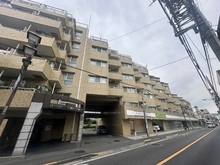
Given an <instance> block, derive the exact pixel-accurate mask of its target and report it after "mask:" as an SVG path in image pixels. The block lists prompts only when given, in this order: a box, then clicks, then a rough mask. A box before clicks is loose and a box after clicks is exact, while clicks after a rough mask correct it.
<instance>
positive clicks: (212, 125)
mask: <svg viewBox="0 0 220 165" xmlns="http://www.w3.org/2000/svg"><path fill="white" fill-rule="evenodd" d="M206 124H207V127H208V128H215V127H216V125H215V123H213V122H206Z"/></svg>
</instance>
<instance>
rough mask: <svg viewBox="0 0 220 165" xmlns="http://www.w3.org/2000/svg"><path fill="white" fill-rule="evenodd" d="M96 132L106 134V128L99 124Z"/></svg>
mask: <svg viewBox="0 0 220 165" xmlns="http://www.w3.org/2000/svg"><path fill="white" fill-rule="evenodd" d="M97 134H98V135H100V134H108V128H107V127H106V126H105V125H99V126H98V127H97Z"/></svg>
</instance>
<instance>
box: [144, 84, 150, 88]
mask: <svg viewBox="0 0 220 165" xmlns="http://www.w3.org/2000/svg"><path fill="white" fill-rule="evenodd" d="M144 85H145V87H148V88H150V87H152V86H151V84H146V83H144Z"/></svg>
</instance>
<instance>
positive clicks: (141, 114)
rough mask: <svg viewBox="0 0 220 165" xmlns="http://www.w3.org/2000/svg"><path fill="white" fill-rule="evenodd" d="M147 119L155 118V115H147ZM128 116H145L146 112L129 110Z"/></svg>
mask: <svg viewBox="0 0 220 165" xmlns="http://www.w3.org/2000/svg"><path fill="white" fill-rule="evenodd" d="M145 114H146V116H147V117H155V113H145ZM127 115H128V116H142V117H143V116H144V112H138V111H133V110H127Z"/></svg>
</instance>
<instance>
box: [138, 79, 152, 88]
mask: <svg viewBox="0 0 220 165" xmlns="http://www.w3.org/2000/svg"><path fill="white" fill-rule="evenodd" d="M140 81H141V82H142V83H145V84H151V85H152V86H153V85H154V84H153V83H152V81H150V79H149V77H142V78H141V80H140Z"/></svg>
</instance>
